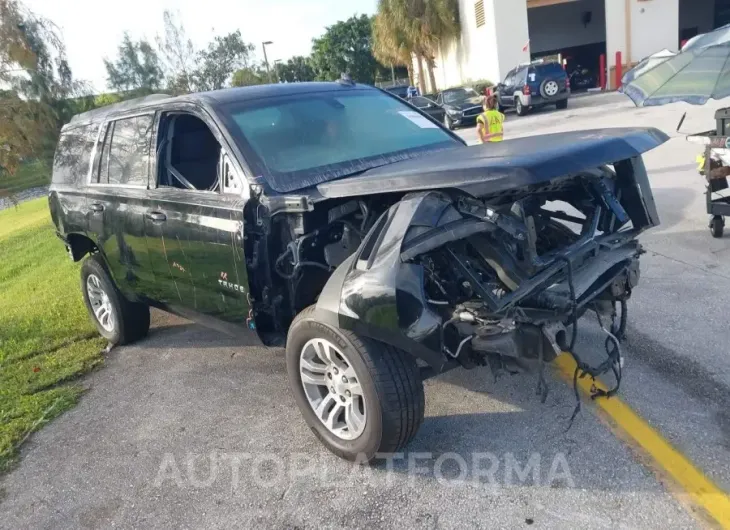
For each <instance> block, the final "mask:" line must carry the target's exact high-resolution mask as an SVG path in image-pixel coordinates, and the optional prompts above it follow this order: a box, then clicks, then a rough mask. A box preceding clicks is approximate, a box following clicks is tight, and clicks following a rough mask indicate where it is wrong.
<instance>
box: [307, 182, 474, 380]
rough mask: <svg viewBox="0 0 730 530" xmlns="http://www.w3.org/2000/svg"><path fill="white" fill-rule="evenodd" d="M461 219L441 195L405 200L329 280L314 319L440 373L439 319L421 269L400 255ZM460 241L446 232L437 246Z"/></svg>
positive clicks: (442, 361)
mask: <svg viewBox="0 0 730 530" xmlns="http://www.w3.org/2000/svg"><path fill="white" fill-rule="evenodd" d="M459 220H461V215H460V214H459V213H458V212H457V211H456V209H455V208H454V207H453V206H452V204H451V200H450V199H449V198H448V197H447V196H446V195H444V194H442V193H438V192H421V193H413V194H410V195H406V196H405V197H404V198H403V199H402V200H401V201H400V202H398V203H397V204H395V205H393V206H392V207H391V208H390V209H389V210H388V211H386V212H385V213H384V214H383V215H382V216H381V218H380V219H379V220H378V221H377V222H376V223H375V225H374V226H373V228H372V229H371V230H370V231H369V232H368V234H367V235H366V236H365V238H364V239H363V242H362V244H361V245H360V248H358V250H357V252H355V253H354V254H353V255H352V256H350V257H349V258H348V259H347V260H346V261H344V262H343V263H342V264H341V265H340V266H339V267H338V268H337V270H335V272H334V273H333V274H332V276H331V277H330V278H329V280H328V282H327V284H326V285H325V287H324V289H323V290H322V293H321V294H320V297H319V300H318V302H317V309H316V311H317V315H318V318H319V319H321V320H322V321H324V322H326V323H328V324H330V325H332V326H336V327H338V328H341V329H348V330H351V331H354V332H356V333H358V334H361V335H364V336H366V337H370V338H373V339H376V340H379V341H381V342H385V343H387V344H390V345H392V346H395V347H397V348H399V349H402V350H404V351H407V352H409V353H411V354H412V355H414V356H416V357H417V358H419V359H421V360H423V361H425V362H426V363H427V364H428V365H429V366H431V367H432V368H433V369H434V370H436V371H441V370H442V368H443V367H444V364H445V363H446V360H447V359H446V357H445V355H444V354H443V353H442V349H441V336H440V330H441V324H442V321H441V317H439V316H438V315H437V314H435V313H434V312H433V311H431V310H430V309H429V307H428V303H427V301H426V295H425V293H424V290H423V286H424V277H423V276H424V269H423V266H422V265H420V264H417V263H408V262H404V261H403V255H404V254H403V253H404V251H407V249H408V248H413V246H417V247H420V246H421V245H423V244H426V245H428V244H429V243H428V241H426V242H424V241H422V240H420V239H419V236H420V235H423V234H425V233H429V235H431V234H432V233H433V229H434V228H438V227H440V226H443V225H445V224H449V225H450V226H453V223H454V222H458V221H459ZM460 237H463V233H461V232H459V231H446V232H445V233H444V234H443V236H442V237H440V238H436V239H435V241H437V242H438V244H439V245H440V244H443V243H444V242H446V241H445V240H448V239H449V238H451V239H452V240H453V239H458V238H460ZM428 240H429V241H431V240H434V238H433V237H432V236H430V237H429V238H428ZM434 244H435V243H434Z"/></svg>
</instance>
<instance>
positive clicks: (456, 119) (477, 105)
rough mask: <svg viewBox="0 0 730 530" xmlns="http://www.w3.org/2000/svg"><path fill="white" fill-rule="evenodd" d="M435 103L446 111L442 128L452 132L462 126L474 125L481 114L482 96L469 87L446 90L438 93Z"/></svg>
mask: <svg viewBox="0 0 730 530" xmlns="http://www.w3.org/2000/svg"><path fill="white" fill-rule="evenodd" d="M436 103H438V104H439V105H441V106H442V107H443V108H444V110H445V111H446V115H445V116H444V126H445V127H446V128H447V129H449V130H454V129H456V128H457V127H461V126H463V125H476V123H477V116H479V114H480V113H481V112H483V103H482V96H481V95H479V94H478V93H477V91H476V90H474V89H473V88H471V87H456V88H448V89H446V90H443V91H441V92H439V94H438V96H437V97H436Z"/></svg>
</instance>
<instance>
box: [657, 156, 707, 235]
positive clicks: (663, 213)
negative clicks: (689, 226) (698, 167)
mask: <svg viewBox="0 0 730 530" xmlns="http://www.w3.org/2000/svg"><path fill="white" fill-rule="evenodd" d="M691 167H694V165H692V166H691ZM686 169H687V166H684V165H683V166H676V167H669V168H660V169H658V170H653V171H652V170H650V171H648V173H649V178H651V177H652V176H655V175H660V174H662V173H668V172H674V171H683V170H686ZM652 192H653V193H654V201H655V202H656V206H657V211H658V212H659V220H660V225H659V226H658V227H657V229H656V230H654V231H655V232H657V233H660V232H662V231H666V230H668V229H670V228H672V227H673V226H675V225H677V224H679V223H680V222H681V221H682V220H683V219H685V218H686V215H685V210H686V209H687V207H688V206H690V205H691V204H692V202H693V200H694V197H695V192H694V190H692V189H690V188H660V187H652Z"/></svg>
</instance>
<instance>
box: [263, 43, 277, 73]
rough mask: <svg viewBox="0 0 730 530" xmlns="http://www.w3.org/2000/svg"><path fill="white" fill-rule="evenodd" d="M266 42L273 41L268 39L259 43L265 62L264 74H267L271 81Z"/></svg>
mask: <svg viewBox="0 0 730 530" xmlns="http://www.w3.org/2000/svg"><path fill="white" fill-rule="evenodd" d="M267 44H274V43H273V41H270V40H267V41H265V42H262V43H261V47H262V48H263V50H264V63H265V64H266V74H267V75H268V76H269V83H272V82H273V81H272V80H271V68H269V58H268V57H266V45H267Z"/></svg>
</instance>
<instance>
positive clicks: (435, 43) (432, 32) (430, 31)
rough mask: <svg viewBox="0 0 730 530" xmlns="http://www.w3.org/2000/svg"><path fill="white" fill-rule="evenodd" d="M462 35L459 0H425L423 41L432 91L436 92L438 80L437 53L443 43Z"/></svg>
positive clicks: (422, 27) (422, 28) (422, 29)
mask: <svg viewBox="0 0 730 530" xmlns="http://www.w3.org/2000/svg"><path fill="white" fill-rule="evenodd" d="M460 34H461V25H460V24H459V2H458V0H425V14H424V18H423V21H422V24H421V41H422V42H423V47H424V50H425V53H424V56H425V58H426V64H427V65H428V77H429V82H430V83H431V90H432V91H435V90H436V79H435V76H434V72H433V69H434V66H435V65H434V62H435V61H434V59H435V56H436V52H437V51H438V50H439V49H440V48H441V46H442V44H443V43H445V42H447V41H449V40H451V39H454V38H458V37H459V35H460Z"/></svg>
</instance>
